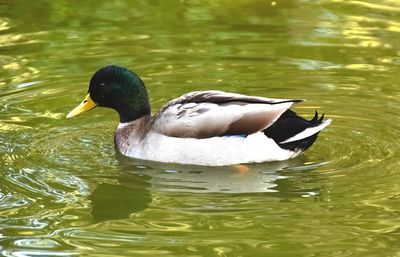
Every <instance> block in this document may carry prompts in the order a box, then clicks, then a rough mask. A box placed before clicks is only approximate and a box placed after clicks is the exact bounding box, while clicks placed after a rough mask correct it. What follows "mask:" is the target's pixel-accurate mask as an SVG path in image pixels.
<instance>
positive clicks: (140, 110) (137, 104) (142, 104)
mask: <svg viewBox="0 0 400 257" xmlns="http://www.w3.org/2000/svg"><path fill="white" fill-rule="evenodd" d="M122 104H123V105H122ZM118 107H119V108H118ZM118 107H117V108H115V109H116V110H117V112H118V114H119V121H120V123H129V122H132V121H136V120H138V119H141V118H142V117H146V116H149V115H151V109H150V104H149V100H148V98H147V94H146V96H142V97H138V96H135V98H133V99H132V100H131V101H129V102H128V103H121V106H118Z"/></svg>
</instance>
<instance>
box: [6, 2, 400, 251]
mask: <svg viewBox="0 0 400 257" xmlns="http://www.w3.org/2000/svg"><path fill="white" fill-rule="evenodd" d="M399 42H400V2H399V1H397V0H382V1H373V0H369V1H366V0H357V1H356V0H354V1H344V0H326V1H306V0H288V1H279V0H278V1H261V0H246V1H245V0H241V1H228V0H212V1H211V0H209V1H206V0H205V1H200V0H181V1H175V0H171V1H161V0H159V1H122V0H115V1H99V0H96V1H93V0H88V1H83V2H82V1H66V0H53V1H43V0H37V1H22V0H13V1H0V66H1V69H0V255H1V256H216V257H225V256H274V257H276V256H278V257H279V256H323V257H327V256H362V257H365V256H399V255H400V244H399V240H400V159H399V152H400V137H399V135H400V134H399V131H400V116H399V113H400V106H399V102H400V85H399V81H400V43H399ZM112 63H113V64H119V65H123V66H126V67H128V68H130V69H132V70H134V71H136V72H137V73H138V74H139V75H140V76H141V77H142V78H143V80H144V81H145V83H146V85H147V87H148V90H149V94H150V98H151V103H152V108H153V111H157V109H158V108H159V107H161V106H162V105H163V104H164V103H166V102H167V101H168V100H170V99H172V98H175V97H177V96H179V95H181V94H183V93H186V92H189V91H194V90H204V89H218V90H226V91H232V92H238V93H243V94H250V95H260V96H265V97H275V98H304V99H307V102H305V103H302V104H299V105H297V106H296V107H295V110H296V111H297V112H298V113H299V114H301V115H303V116H304V117H307V118H311V117H312V116H313V114H314V111H315V109H318V111H319V112H320V113H325V114H326V116H327V117H329V118H332V119H333V123H332V125H331V126H329V127H328V128H327V129H326V130H324V131H323V132H322V133H321V134H320V136H319V138H318V140H317V142H316V144H315V145H314V146H313V147H312V148H311V149H309V150H308V151H307V152H306V153H305V154H304V155H302V156H300V157H298V158H295V159H292V160H290V161H284V162H274V163H265V164H257V165H249V168H250V170H249V172H247V173H243V172H239V171H238V169H236V168H235V167H219V168H212V167H191V166H180V165H174V164H161V163H152V162H141V161H137V160H131V159H128V158H124V157H122V156H120V155H119V154H118V153H116V151H115V149H114V143H113V133H114V130H115V128H116V126H117V124H118V117H117V114H116V113H114V112H113V111H111V110H107V109H96V110H93V111H91V112H90V113H87V114H85V115H82V116H79V117H77V118H74V119H69V120H67V119H66V118H65V115H66V113H68V112H69V111H70V110H71V109H72V108H73V107H75V106H76V105H77V104H78V103H79V102H80V101H81V100H82V99H83V97H84V96H85V95H86V92H87V86H88V81H89V79H90V77H91V75H92V73H93V72H94V71H95V70H97V69H98V68H100V67H102V66H105V65H107V64H112Z"/></svg>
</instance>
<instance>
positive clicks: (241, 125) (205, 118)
mask: <svg viewBox="0 0 400 257" xmlns="http://www.w3.org/2000/svg"><path fill="white" fill-rule="evenodd" d="M303 101H304V100H303V99H276V98H267V97H261V96H249V95H244V94H239V93H230V92H224V91H219V90H206V91H194V92H189V93H186V94H184V95H182V96H180V97H178V98H175V99H173V100H171V101H169V102H168V103H167V104H165V105H164V106H162V107H161V108H160V109H159V111H158V112H157V113H156V114H152V112H151V107H150V103H149V96H148V92H147V89H146V87H145V84H144V82H143V81H142V79H141V78H140V77H139V76H138V75H137V74H136V73H135V72H133V71H131V70H129V69H127V68H125V67H122V66H118V65H108V66H105V67H103V68H101V69H99V70H97V71H96V72H95V73H94V74H93V76H92V78H91V79H90V82H89V90H88V93H87V95H86V97H85V98H84V100H83V101H82V102H81V103H80V104H79V105H78V106H77V107H75V108H74V109H73V110H72V111H71V112H69V113H68V114H67V116H66V117H67V118H72V117H75V116H77V115H79V114H82V113H84V112H87V111H89V110H92V109H94V108H96V107H107V108H111V109H114V110H115V111H116V112H117V113H118V115H119V124H118V126H117V128H116V131H115V135H114V143H115V147H116V149H117V150H118V152H120V153H121V154H122V155H124V156H127V157H132V158H135V159H141V160H148V161H156V162H165V163H176V164H189V165H202V166H230V165H240V164H249V163H263V162H271V161H283V160H287V159H290V158H294V157H296V156H298V155H300V154H301V153H303V152H304V151H305V150H307V149H308V148H309V147H310V146H311V145H313V143H314V142H315V141H316V139H317V136H318V134H319V132H320V131H321V130H323V129H324V128H326V127H327V126H328V125H329V124H331V122H332V120H331V119H328V120H324V115H321V116H319V115H318V112H317V111H315V114H314V117H313V118H312V119H310V120H307V119H305V118H303V117H301V116H299V115H297V114H296V112H294V111H293V110H291V109H290V108H291V107H292V106H293V105H295V104H298V103H300V102H303Z"/></svg>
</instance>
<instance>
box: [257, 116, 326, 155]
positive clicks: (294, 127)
mask: <svg viewBox="0 0 400 257" xmlns="http://www.w3.org/2000/svg"><path fill="white" fill-rule="evenodd" d="M323 120H324V115H323V114H322V115H321V117H318V112H317V111H315V115H314V118H312V119H311V120H306V119H304V118H302V117H300V116H298V115H297V114H296V113H295V112H294V111H292V110H287V111H286V112H284V113H283V114H282V115H281V116H280V117H279V119H278V120H276V121H275V123H274V124H273V125H272V126H270V127H268V128H266V129H265V130H264V131H263V132H264V134H265V135H266V136H267V137H269V138H272V139H273V140H274V141H275V142H276V143H277V144H278V145H279V146H280V147H281V148H283V149H286V150H290V151H294V152H299V153H300V152H303V151H305V150H306V149H307V148H309V147H310V146H311V145H312V144H313V143H314V142H315V140H316V139H317V136H318V133H319V132H320V131H321V130H322V129H324V128H325V127H326V126H328V125H329V124H331V122H332V120H331V119H328V120H326V121H323Z"/></svg>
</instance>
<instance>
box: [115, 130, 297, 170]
mask: <svg viewBox="0 0 400 257" xmlns="http://www.w3.org/2000/svg"><path fill="white" fill-rule="evenodd" d="M126 126H129V124H120V125H119V126H118V129H117V133H118V131H121V130H123V129H124V127H126ZM130 135H131V136H132V137H130V138H129V139H127V141H125V142H129V144H125V143H123V142H120V143H117V148H118V150H119V151H120V152H121V153H122V154H123V155H126V156H128V157H134V158H138V159H144V160H152V161H159V162H171V163H182V164H194V165H206V166H225V165H233V164H240V163H258V162H267V161H280V160H287V159H289V158H293V157H295V156H297V155H298V154H299V153H300V152H298V153H296V152H292V151H288V150H284V149H282V148H280V147H279V146H278V145H277V144H276V143H275V141H274V140H272V139H270V138H267V137H266V136H265V135H264V134H263V133H262V132H258V133H254V134H252V135H249V136H247V137H246V138H243V137H236V136H229V137H212V138H205V139H195V138H177V137H169V136H165V135H162V134H159V133H156V132H149V133H148V134H147V135H146V136H145V137H144V138H143V139H142V140H138V139H139V137H135V135H134V134H130Z"/></svg>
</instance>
